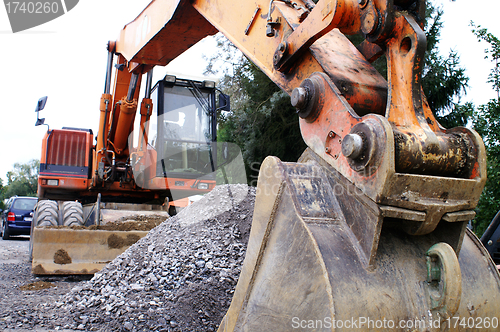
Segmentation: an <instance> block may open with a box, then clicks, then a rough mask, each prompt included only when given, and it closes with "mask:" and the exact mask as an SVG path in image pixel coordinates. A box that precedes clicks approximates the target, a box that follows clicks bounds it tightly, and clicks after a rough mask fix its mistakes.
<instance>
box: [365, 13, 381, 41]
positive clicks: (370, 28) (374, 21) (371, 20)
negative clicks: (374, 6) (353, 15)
mask: <svg viewBox="0 0 500 332" xmlns="http://www.w3.org/2000/svg"><path fill="white" fill-rule="evenodd" d="M377 26H378V16H377V13H376V12H373V11H369V12H367V13H366V15H365V16H364V17H363V19H362V22H361V31H362V32H363V33H364V34H365V35H369V34H371V33H373V32H375V30H376V28H377Z"/></svg>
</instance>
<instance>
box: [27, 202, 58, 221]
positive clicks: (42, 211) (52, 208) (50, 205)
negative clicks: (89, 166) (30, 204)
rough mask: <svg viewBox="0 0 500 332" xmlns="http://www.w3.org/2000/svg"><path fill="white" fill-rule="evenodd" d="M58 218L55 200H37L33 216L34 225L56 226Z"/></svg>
mask: <svg viewBox="0 0 500 332" xmlns="http://www.w3.org/2000/svg"><path fill="white" fill-rule="evenodd" d="M58 220H59V212H58V208H57V202H56V201H49V200H44V201H40V202H38V204H37V207H36V210H35V215H34V218H33V223H34V224H35V226H57V224H58Z"/></svg>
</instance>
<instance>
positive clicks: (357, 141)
mask: <svg viewBox="0 0 500 332" xmlns="http://www.w3.org/2000/svg"><path fill="white" fill-rule="evenodd" d="M362 152H363V138H362V137H361V136H360V135H358V134H348V135H346V136H345V137H344V139H343V140H342V154H343V155H344V156H345V157H346V158H351V159H356V158H358V157H359V156H361V153H362Z"/></svg>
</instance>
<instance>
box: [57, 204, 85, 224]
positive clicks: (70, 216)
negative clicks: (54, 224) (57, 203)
mask: <svg viewBox="0 0 500 332" xmlns="http://www.w3.org/2000/svg"><path fill="white" fill-rule="evenodd" d="M61 216H62V218H61V221H62V225H63V226H81V225H83V224H84V220H83V208H82V204H81V203H79V202H73V201H71V202H64V203H63V204H62V207H61Z"/></svg>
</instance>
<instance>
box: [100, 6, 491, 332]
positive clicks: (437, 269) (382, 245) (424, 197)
mask: <svg viewBox="0 0 500 332" xmlns="http://www.w3.org/2000/svg"><path fill="white" fill-rule="evenodd" d="M425 8H426V4H425V1H424V0H319V1H311V0H244V1H228V0H155V1H152V2H151V3H150V4H149V5H148V7H147V8H146V9H144V11H143V12H142V13H141V14H140V15H139V16H138V17H137V18H136V19H135V20H134V21H133V22H131V23H130V24H128V25H127V26H125V28H124V29H123V30H122V31H121V34H120V37H119V39H118V40H117V42H116V44H113V43H111V44H110V45H111V46H110V50H112V51H114V52H115V53H117V54H119V59H120V60H119V63H120V64H123V65H124V67H125V70H124V71H123V72H121V73H122V74H119V77H120V75H123V77H126V79H124V81H126V84H129V85H130V82H133V81H134V79H133V77H136V76H137V75H140V74H142V73H146V72H148V71H149V70H150V69H151V68H152V67H153V66H157V65H166V64H168V63H169V62H170V61H171V60H173V59H174V58H175V57H177V56H178V55H180V54H181V53H182V52H183V51H185V50H186V49H187V48H189V47H190V46H191V45H193V44H194V43H196V42H197V41H199V40H201V39H202V38H204V37H206V36H209V35H213V34H215V33H216V32H217V31H219V32H221V33H223V34H224V35H225V36H226V37H227V38H228V39H229V40H230V41H231V42H232V43H233V44H234V45H235V46H236V47H238V48H239V49H240V50H241V51H242V52H243V53H244V54H245V55H246V56H247V57H248V58H249V59H250V60H251V61H252V62H253V63H255V64H256V65H257V66H259V67H260V68H261V70H262V71H263V72H264V73H266V74H267V75H268V76H269V77H270V78H271V79H272V80H273V81H274V82H275V83H276V84H277V85H278V86H279V87H281V88H282V89H283V90H284V91H286V92H287V93H289V94H290V96H291V103H292V105H293V106H294V107H296V109H297V113H298V116H299V118H300V119H299V121H300V129H301V132H302V136H303V138H304V141H305V142H306V144H307V145H308V149H307V150H306V151H305V152H304V153H303V155H302V157H301V158H300V159H299V160H298V162H297V163H289V162H282V161H280V160H279V159H278V158H275V157H268V158H266V160H265V161H264V163H263V164H262V166H261V172H260V175H259V179H258V186H257V193H258V194H257V197H256V202H255V211H254V217H253V224H252V230H251V234H250V239H249V243H248V249H247V254H246V258H245V262H244V265H243V267H242V270H241V274H240V277H239V280H238V284H237V286H236V290H235V292H234V296H233V300H232V303H231V306H230V308H229V310H228V312H227V314H226V315H225V317H224V319H223V321H222V322H221V325H220V327H219V331H289V330H292V329H299V330H311V331H326V330H328V331H333V330H344V329H349V328H353V329H355V330H358V331H369V330H370V331H371V330H392V329H394V330H398V331H442V330H453V331H455V330H457V331H467V330H475V329H478V328H482V329H485V330H490V331H495V330H497V328H498V324H499V313H500V275H499V273H498V271H497V269H496V268H495V265H494V263H493V261H492V260H491V257H490V256H489V254H488V252H487V251H486V250H485V248H484V246H483V245H482V244H481V242H480V241H479V240H478V239H477V237H476V236H475V235H474V234H473V233H472V232H471V231H470V230H469V229H468V228H467V223H468V221H470V220H471V219H472V218H474V208H475V207H476V205H477V202H478V199H479V196H480V194H481V191H482V189H483V187H484V184H485V181H486V157H485V149H484V145H483V142H482V140H481V138H480V137H479V136H478V134H477V133H476V132H475V131H474V130H471V129H467V128H453V129H445V128H443V127H442V126H441V125H440V124H439V123H438V122H437V120H436V119H435V117H434V115H433V113H432V111H431V109H430V108H429V105H428V103H427V101H426V98H425V95H424V94H423V92H422V87H421V82H420V80H421V70H422V59H423V57H424V53H425V50H426V37H425V34H424V32H423V25H424V22H423V19H424V17H425ZM350 34H361V35H363V36H364V38H365V41H364V42H362V43H361V44H360V45H357V46H355V45H353V44H352V43H351V42H350V41H349V40H348V39H347V38H346V35H350ZM113 45H114V47H113ZM383 55H385V57H386V58H387V69H388V74H387V80H386V79H385V78H383V77H382V76H381V75H380V74H379V73H378V72H377V71H376V70H375V69H374V67H373V66H372V65H371V63H372V62H373V61H374V60H375V59H377V58H378V57H380V56H383ZM117 82H118V83H117V89H118V87H120V88H121V89H126V88H125V85H124V86H123V87H122V86H120V85H119V84H120V83H121V80H120V79H118V80H117ZM118 95H119V96H121V95H124V94H123V93H119V94H118ZM102 100H103V102H102V103H101V105H102V106H101V114H103V116H104V117H106V114H107V113H106V109H108V108H107V106H106V105H107V103H106V100H111V97H110V96H109V95H108V94H104V95H103V98H102ZM113 100H114V101H113V103H111V102H109V103H110V105H114V104H115V103H116V100H118V99H116V97H115V99H113ZM129 100H130V99H129ZM128 103H129V102H128V101H127V102H122V104H121V105H120V107H125V109H124V111H122V112H123V113H124V114H126V112H127V111H126V107H129V106H126V105H128ZM101 118H102V117H101ZM103 128H105V127H103ZM106 128H107V127H106ZM105 143H106V142H105V141H103V143H102V145H100V144H101V143H100V142H99V140H98V146H97V148H96V151H97V152H98V153H99V156H100V157H98V158H100V159H99V161H101V160H104V163H106V160H107V158H108V157H109V156H107V154H110V152H109V151H110V150H108V149H107V148H106V149H104V146H103V145H104V144H105ZM115 153H116V152H115ZM94 171H95V170H94ZM97 171H99V169H97ZM104 174H105V172H104ZM146 178H147V177H146ZM97 180H98V179H95V180H94V179H92V181H94V182H93V183H97V182H96V181H97Z"/></svg>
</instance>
